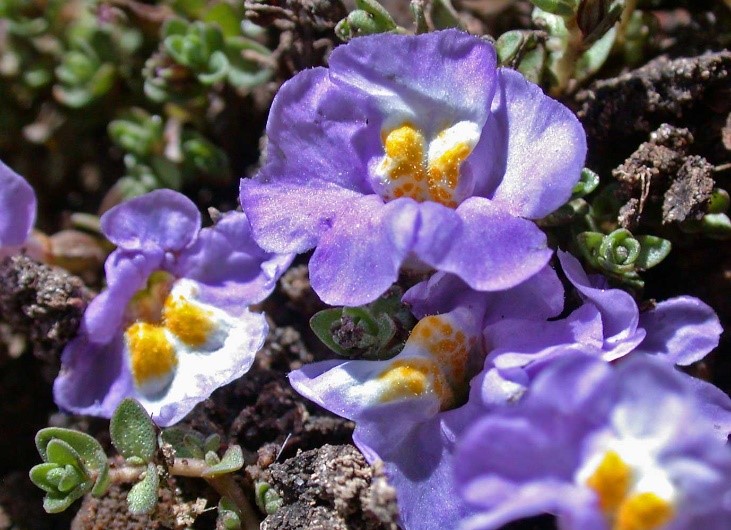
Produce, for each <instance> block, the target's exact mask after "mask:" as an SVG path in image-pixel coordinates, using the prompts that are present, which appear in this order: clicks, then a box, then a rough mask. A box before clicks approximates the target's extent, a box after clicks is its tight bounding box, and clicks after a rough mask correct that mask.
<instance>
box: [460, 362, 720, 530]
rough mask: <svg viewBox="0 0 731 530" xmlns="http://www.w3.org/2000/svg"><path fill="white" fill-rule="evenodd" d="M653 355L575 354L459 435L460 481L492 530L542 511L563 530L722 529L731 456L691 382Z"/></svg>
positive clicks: (473, 521)
mask: <svg viewBox="0 0 731 530" xmlns="http://www.w3.org/2000/svg"><path fill="white" fill-rule="evenodd" d="M688 379H689V378H688V377H686V376H684V375H683V374H681V373H678V372H675V371H674V370H673V368H672V367H671V366H668V364H667V363H663V362H662V361H660V360H658V359H657V358H651V357H647V356H645V357H638V358H634V359H630V360H629V361H627V362H625V363H622V364H621V365H620V366H619V367H618V368H612V367H611V366H610V365H608V364H606V363H604V362H601V361H599V360H596V359H592V358H591V357H588V356H584V355H581V354H574V355H571V356H568V357H565V358H563V359H561V360H559V361H557V362H555V363H554V364H553V365H552V366H551V367H549V368H547V369H546V370H545V371H544V372H542V373H541V374H540V375H539V376H538V377H537V378H536V379H535V380H534V382H533V383H532V385H531V387H530V389H529V390H528V392H527V393H526V395H525V396H524V397H523V399H521V401H520V402H518V403H517V404H515V405H511V406H505V407H503V408H502V409H500V410H494V411H492V412H491V413H490V414H489V415H486V416H484V417H483V418H482V419H481V420H480V421H479V422H478V423H477V424H475V425H474V426H473V427H471V428H470V430H469V431H468V432H467V433H466V435H465V436H464V437H463V439H462V440H461V441H460V442H459V446H458V449H457V454H456V457H455V468H456V481H457V483H458V484H459V485H460V489H461V493H462V496H463V498H464V500H465V501H466V502H467V503H468V505H469V506H471V507H472V508H474V509H475V510H476V513H474V514H473V515H471V516H469V517H467V518H466V519H465V520H464V521H463V523H462V525H461V526H460V528H461V529H462V530H490V529H497V528H500V527H501V526H502V525H504V524H506V523H508V522H510V521H514V520H516V519H521V518H523V517H530V516H533V515H538V514H541V513H552V514H554V515H556V516H557V518H558V525H559V528H560V529H561V530H586V529H592V530H691V529H699V528H703V529H704V530H724V529H727V528H728V522H729V521H730V520H731V502H730V501H729V500H730V499H731V453H730V452H729V450H728V447H726V446H725V444H724V442H723V441H721V440H719V439H718V438H717V436H716V433H715V431H714V429H713V427H712V425H711V424H710V423H709V422H708V420H707V419H706V418H705V417H704V415H703V414H702V413H700V412H701V410H700V409H701V404H700V403H699V402H698V401H697V399H696V393H695V391H694V389H693V388H692V386H691V385H690V384H689V383H688Z"/></svg>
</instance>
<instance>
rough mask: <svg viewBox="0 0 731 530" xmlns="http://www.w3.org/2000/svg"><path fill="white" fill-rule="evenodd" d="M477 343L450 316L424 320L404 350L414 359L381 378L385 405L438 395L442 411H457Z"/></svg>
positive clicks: (402, 360)
mask: <svg viewBox="0 0 731 530" xmlns="http://www.w3.org/2000/svg"><path fill="white" fill-rule="evenodd" d="M475 342H476V339H475V338H474V337H472V338H470V339H468V338H467V336H466V335H465V333H464V332H463V331H462V330H460V329H458V328H457V326H456V325H455V324H454V323H453V322H451V321H450V316H449V314H446V315H433V316H428V317H425V318H423V319H421V320H420V321H419V322H418V323H417V324H416V326H415V327H414V329H413V331H412V332H411V336H410V337H409V340H408V341H407V343H406V346H405V348H404V351H409V352H412V353H413V354H414V356H410V357H405V358H395V359H394V361H393V362H392V363H391V364H390V365H389V367H388V368H386V369H385V370H384V371H383V372H381V374H380V375H379V378H378V379H379V382H381V383H383V385H384V386H383V388H382V389H381V392H380V399H381V401H383V402H388V401H393V400H396V399H403V398H409V397H418V396H422V395H427V394H434V395H436V396H437V398H438V399H439V403H440V410H448V409H450V408H452V407H454V406H455V405H456V404H457V402H458V401H459V399H460V398H461V397H463V396H464V395H466V393H467V390H468V385H467V382H468V381H467V379H468V378H467V361H468V358H469V352H470V350H471V349H472V347H473V346H474V345H475Z"/></svg>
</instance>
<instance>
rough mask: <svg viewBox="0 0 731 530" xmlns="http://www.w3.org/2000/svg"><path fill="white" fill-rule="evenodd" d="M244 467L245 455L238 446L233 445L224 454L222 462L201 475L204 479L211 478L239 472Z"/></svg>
mask: <svg viewBox="0 0 731 530" xmlns="http://www.w3.org/2000/svg"><path fill="white" fill-rule="evenodd" d="M243 466H244V453H243V451H242V450H241V447H240V446H238V445H231V446H229V448H228V449H227V450H226V452H225V453H224V454H223V457H222V458H221V461H220V462H219V463H218V464H216V465H214V466H210V467H208V468H206V469H205V470H204V471H203V473H202V474H201V476H202V477H205V478H210V477H215V476H218V475H225V474H227V473H233V472H234V471H238V470H239V469H241V468H242V467H243Z"/></svg>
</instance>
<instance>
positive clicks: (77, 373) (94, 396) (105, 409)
mask: <svg viewBox="0 0 731 530" xmlns="http://www.w3.org/2000/svg"><path fill="white" fill-rule="evenodd" d="M123 350H124V344H123V341H122V337H121V336H117V337H116V338H114V339H113V340H111V341H110V342H109V343H106V344H99V343H94V342H91V341H89V340H88V336H87V335H85V334H83V333H82V334H81V335H80V336H79V337H77V338H76V339H74V340H73V341H71V342H70V343H69V344H68V345H67V346H66V348H65V349H64V351H63V355H62V356H61V363H62V368H61V372H60V373H59V374H58V377H56V380H55V381H54V383H53V399H54V401H55V402H56V404H57V405H58V406H59V407H60V408H61V409H63V410H68V411H70V412H73V413H75V414H88V415H90V416H102V417H106V418H109V417H111V416H112V413H113V412H114V409H115V408H117V405H119V402H120V401H122V399H124V398H125V397H128V396H132V395H134V383H133V382H132V376H131V374H130V372H129V368H128V367H127V365H126V363H125V360H124V352H123Z"/></svg>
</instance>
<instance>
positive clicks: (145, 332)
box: [125, 322, 178, 393]
mask: <svg viewBox="0 0 731 530" xmlns="http://www.w3.org/2000/svg"><path fill="white" fill-rule="evenodd" d="M125 336H126V339H127V348H128V349H129V354H130V365H131V370H132V377H133V378H134V380H135V383H137V385H138V386H142V387H147V390H148V392H149V393H155V392H157V391H160V390H161V389H162V388H164V387H165V386H167V385H168V384H169V382H170V380H171V379H172V376H173V371H174V370H175V367H176V366H177V365H178V357H177V355H176V353H175V348H174V347H173V345H172V344H171V343H170V341H169V340H168V338H167V336H166V335H165V330H164V328H162V327H160V326H156V325H154V324H148V323H146V322H137V323H135V324H132V325H131V326H130V327H128V328H127V331H126V333H125Z"/></svg>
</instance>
